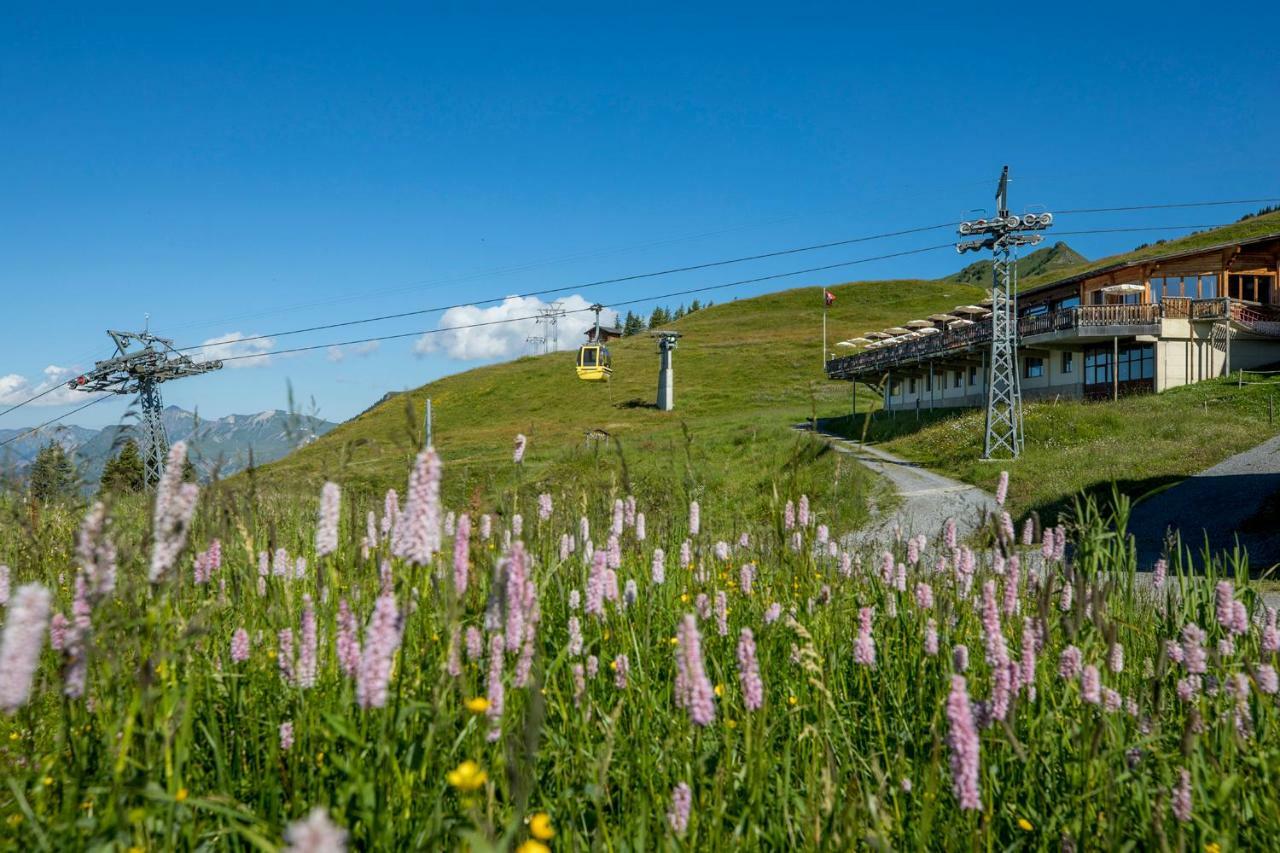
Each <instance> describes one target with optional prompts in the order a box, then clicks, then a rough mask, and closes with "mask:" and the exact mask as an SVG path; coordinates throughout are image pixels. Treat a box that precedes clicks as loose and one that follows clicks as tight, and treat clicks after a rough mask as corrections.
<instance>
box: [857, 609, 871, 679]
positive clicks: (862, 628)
mask: <svg viewBox="0 0 1280 853" xmlns="http://www.w3.org/2000/svg"><path fill="white" fill-rule="evenodd" d="M871 618H872V613H871V608H870V607H862V608H859V609H858V636H857V639H855V640H854V641H853V662H854V663H856V664H858V665H860V666H875V663H876V642H875V640H874V639H873V638H872V636H871Z"/></svg>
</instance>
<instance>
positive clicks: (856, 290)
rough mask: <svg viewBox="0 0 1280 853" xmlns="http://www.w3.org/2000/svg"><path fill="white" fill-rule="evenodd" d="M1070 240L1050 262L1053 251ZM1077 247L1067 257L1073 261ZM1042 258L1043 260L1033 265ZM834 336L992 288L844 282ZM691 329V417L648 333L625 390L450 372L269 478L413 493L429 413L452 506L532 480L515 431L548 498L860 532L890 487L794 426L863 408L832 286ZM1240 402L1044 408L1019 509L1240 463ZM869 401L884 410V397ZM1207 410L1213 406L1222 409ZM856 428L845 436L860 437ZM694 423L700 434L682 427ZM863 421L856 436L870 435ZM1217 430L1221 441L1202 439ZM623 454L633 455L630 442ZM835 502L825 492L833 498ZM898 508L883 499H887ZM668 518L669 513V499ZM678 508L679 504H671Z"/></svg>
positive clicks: (947, 457)
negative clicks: (825, 331)
mask: <svg viewBox="0 0 1280 853" xmlns="http://www.w3.org/2000/svg"><path fill="white" fill-rule="evenodd" d="M1277 230H1280V212H1278V213H1272V214H1268V215H1265V216H1259V217H1255V218H1252V219H1248V220H1245V221H1244V222H1239V223H1236V224H1233V225H1230V226H1227V227H1225V228H1221V229H1216V230H1213V231H1206V232H1202V233H1199V234H1194V235H1190V236H1187V237H1183V238H1180V239H1178V240H1171V241H1168V242H1165V243H1162V244H1159V245H1155V246H1150V247H1146V248H1144V249H1141V250H1138V251H1136V252H1130V253H1125V254H1123V255H1116V256H1112V257H1110V258H1104V259H1102V260H1099V261H1094V262H1088V263H1082V264H1079V265H1075V266H1071V267H1066V268H1063V267H1062V266H1061V265H1060V264H1059V263H1056V262H1055V263H1052V264H1044V265H1041V266H1042V267H1044V268H1053V271H1052V272H1051V273H1046V274H1044V275H1041V276H1030V277H1028V278H1024V279H1022V284H1023V286H1024V287H1031V286H1035V285H1037V284H1042V283H1044V282H1045V281H1046V280H1053V279H1057V278H1061V277H1063V276H1065V275H1068V274H1072V273H1076V272H1080V271H1082V270H1084V269H1094V268H1098V267H1101V266H1105V265H1108V264H1112V263H1116V262H1118V261H1121V260H1127V259H1137V258H1145V257H1150V256H1152V255H1155V254H1160V253H1164V252H1171V251H1180V250H1185V249H1191V248H1197V247H1203V246H1209V245H1213V244H1216V243H1221V242H1226V241H1229V240H1234V239H1243V238H1247V237H1250V236H1255V235H1258V234H1263V233H1269V232H1272V231H1277ZM1052 250H1053V247H1050V248H1049V249H1046V250H1042V251H1044V252H1050V251H1052ZM1069 251H1070V250H1069V249H1068V250H1065V251H1060V252H1057V253H1056V254H1055V257H1056V258H1057V259H1059V260H1061V259H1065V258H1070V256H1071V255H1074V253H1073V252H1072V253H1070V255H1069V254H1068V252H1069ZM1027 260H1030V257H1029V258H1028V259H1027ZM832 289H833V290H834V292H835V293H836V296H837V301H836V305H835V307H834V308H833V309H832V311H831V313H830V330H831V331H830V341H832V342H834V341H836V340H839V339H840V338H843V337H847V336H850V335H854V334H861V333H862V332H864V331H867V330H871V329H878V328H883V327H885V326H888V325H893V324H897V323H901V322H904V321H906V320H908V319H910V318H914V317H921V316H924V315H926V314H929V313H932V312H935V311H940V310H947V309H949V308H951V307H952V306H954V305H957V304H959V303H962V302H966V301H974V300H975V299H978V298H981V296H982V295H983V292H984V289H983V287H979V286H976V284H961V283H958V282H955V281H950V280H942V281H892V282H863V283H856V284H845V285H838V286H835V287H833V288H832ZM672 325H673V327H674V328H676V329H678V330H679V331H681V332H683V333H684V334H685V335H686V337H685V339H684V340H683V341H682V342H681V348H680V349H679V350H678V351H677V353H676V397H677V411H676V412H674V413H662V412H657V411H654V410H653V409H651V408H648V407H647V404H649V403H650V402H651V400H652V398H653V395H654V389H655V385H656V376H655V373H656V370H657V355H656V352H655V348H654V345H653V343H652V341H651V340H650V339H648V338H647V337H638V338H630V339H626V340H623V341H618V342H615V343H614V345H613V347H612V349H613V353H614V363H615V367H616V373H615V379H614V381H613V382H612V383H611V384H610V385H607V386H605V385H601V384H591V383H584V382H579V381H577V380H576V379H574V378H573V369H572V363H571V362H572V356H571V355H570V354H566V353H561V354H556V355H549V356H539V357H529V358H523V359H519V360H517V361H514V362H509V363H506V364H499V365H493V366H490V367H483V368H477V369H475V370H470V371H467V372H465V373H461V374H457V375H454V376H449V377H446V378H444V379H441V380H438V381H436V382H433V383H431V384H429V385H427V386H424V387H423V388H419V389H417V390H415V391H411V392H408V393H406V394H402V395H398V396H397V397H394V398H392V399H391V400H389V401H387V402H385V403H382V404H381V405H378V406H376V407H374V408H373V409H372V410H370V411H369V412H367V413H366V414H364V415H362V416H360V417H359V418H356V419H355V420H353V421H351V422H348V423H346V424H343V425H342V426H341V427H339V428H338V429H336V430H334V431H333V432H332V433H330V434H329V435H327V436H325V437H324V438H322V439H321V440H320V441H318V442H316V443H315V444H313V445H311V446H309V447H307V448H304V449H303V450H301V451H299V452H298V453H295V454H293V455H292V456H290V457H287V458H286V459H284V460H281V461H279V462H276V463H272V464H271V465H268V466H266V467H265V468H263V469H261V470H260V471H259V472H258V475H257V476H258V479H259V481H260V482H262V483H263V484H264V485H266V486H267V487H269V488H276V489H290V490H291V489H295V488H304V489H308V490H313V489H315V488H316V487H318V485H319V483H320V482H321V481H322V480H323V479H324V478H326V477H329V478H335V479H338V480H339V481H341V482H342V483H343V484H344V485H346V486H348V487H354V488H356V489H364V490H369V491H374V490H381V489H384V488H387V487H390V486H401V485H403V478H404V471H405V468H406V465H407V463H408V461H409V459H410V458H411V457H412V454H413V452H414V448H416V447H417V446H418V443H419V442H420V441H421V417H422V408H423V402H424V400H425V399H426V397H428V396H430V397H431V398H432V399H433V401H434V405H435V413H436V444H437V446H438V447H439V448H440V450H441V452H442V454H443V455H444V458H445V461H446V464H447V465H448V466H449V471H450V477H449V478H447V480H446V487H447V488H448V489H449V490H450V492H451V495H450V496H449V498H450V500H452V501H455V502H457V501H459V500H462V499H466V500H468V501H469V502H471V503H473V504H475V505H477V506H484V505H488V504H490V502H491V499H492V496H493V495H495V494H498V493H500V492H501V490H502V489H503V488H504V487H506V486H507V485H509V484H510V481H511V479H512V478H513V477H515V476H517V474H516V472H514V471H513V468H512V466H511V465H510V464H509V462H510V455H509V454H510V447H511V439H512V436H513V435H514V434H515V433H517V432H523V433H525V434H526V435H528V436H529V437H530V439H531V441H532V444H531V451H530V456H529V460H528V464H527V465H526V467H525V470H524V471H522V472H520V473H519V475H518V476H521V477H523V478H524V480H525V481H526V483H527V484H528V485H529V486H530V487H531V488H532V487H536V488H549V487H554V486H555V485H557V484H564V483H566V482H567V481H568V480H569V479H577V480H583V481H590V482H594V483H596V484H599V485H600V486H601V487H602V493H608V494H612V493H613V492H614V491H616V490H618V489H625V488H627V487H628V486H629V487H630V488H631V489H633V490H634V491H637V492H639V493H642V494H645V495H647V496H649V498H650V500H651V502H652V501H654V500H658V502H659V505H660V504H661V501H662V500H667V501H669V502H670V503H671V504H676V503H680V502H683V501H685V500H687V499H688V498H689V497H693V496H696V497H699V498H700V499H701V500H703V502H704V504H706V503H707V502H708V501H710V502H711V503H712V504H713V505H718V508H719V509H720V510H721V511H728V512H731V513H736V514H737V515H739V516H741V517H745V516H746V515H747V514H749V513H750V512H752V511H754V509H755V508H756V505H757V504H759V503H760V502H767V501H769V500H771V499H772V492H773V487H775V486H776V487H779V488H780V489H781V490H783V491H785V492H787V493H789V494H794V493H798V492H801V491H805V492H809V493H810V494H815V495H823V494H826V495H827V496H828V497H830V496H831V494H830V493H832V492H836V491H839V492H840V493H841V494H842V495H843V496H845V497H848V496H850V495H852V496H853V497H854V499H853V500H843V501H840V502H834V501H828V503H831V504H833V505H836V506H839V508H840V509H839V510H838V511H837V512H838V513H839V515H838V517H834V518H832V519H831V520H832V521H833V522H836V523H839V524H856V523H857V522H858V521H859V520H860V519H861V517H862V514H863V512H864V509H865V497H866V496H867V494H868V492H869V490H872V489H874V488H875V487H874V485H873V484H872V483H871V481H870V479H869V478H868V477H867V476H866V475H865V473H864V472H862V471H861V469H858V468H855V467H851V466H848V464H847V463H845V467H843V468H842V467H841V463H840V461H839V460H838V459H836V458H834V457H835V455H834V454H830V453H824V452H823V450H822V448H821V447H820V446H817V445H814V444H813V443H811V442H808V441H807V440H805V439H802V438H798V437H795V436H793V435H791V434H789V433H788V432H787V427H788V426H789V425H790V424H793V423H796V422H798V421H801V420H803V419H804V418H806V417H808V416H809V415H811V414H815V413H816V414H817V415H819V416H824V415H827V416H837V417H838V416H839V415H840V414H841V413H842V412H844V411H847V405H848V403H847V399H848V398H847V395H848V393H849V386H848V385H846V384H845V383H842V382H838V383H837V382H827V381H825V380H824V379H823V376H822V373H821V370H820V366H819V357H818V347H817V340H818V334H819V329H820V325H821V307H820V301H819V297H818V289H817V288H816V287H809V288H805V289H797V290H790V291H784V292H780V293H774V294H768V295H765V296H760V297H756V298H752V299H743V300H739V301H735V302H730V303H727V304H722V305H717V306H715V307H714V308H711V309H707V310H704V311H701V312H698V313H696V314H693V315H690V316H688V317H686V318H684V319H682V320H680V321H679V322H677V323H675V324H672ZM1259 393H1261V392H1256V391H1246V392H1244V393H1241V394H1237V393H1236V392H1234V391H1233V390H1232V389H1231V388H1229V387H1227V386H1226V385H1224V384H1221V383H1209V384H1207V385H1204V386H1199V387H1195V388H1188V389H1181V390H1178V391H1173V392H1169V393H1167V394H1164V395H1161V396H1159V397H1154V398H1153V397H1143V398H1137V399H1133V400H1128V401H1122V402H1120V403H1119V404H1116V405H1102V406H1096V405H1087V404H1082V403H1062V404H1058V405H1056V406H1055V405H1052V404H1035V405H1031V406H1029V407H1028V412H1027V439H1028V443H1029V448H1028V451H1027V454H1026V456H1025V458H1024V459H1023V460H1021V461H1020V462H1019V463H1018V465H1017V466H1015V468H1016V470H1017V471H1018V472H1020V473H1021V474H1023V476H1018V477H1017V478H1015V484H1016V485H1015V487H1014V492H1013V497H1012V500H1013V501H1014V503H1015V505H1016V506H1017V507H1019V508H1027V509H1038V510H1040V511H1042V512H1045V513H1048V514H1049V515H1053V514H1056V512H1057V511H1059V510H1060V509H1062V508H1063V507H1064V506H1066V505H1067V503H1068V502H1069V500H1070V496H1071V495H1072V494H1074V493H1075V492H1076V491H1077V490H1078V489H1081V488H1099V487H1102V486H1104V485H1105V484H1107V483H1109V482H1110V481H1111V480H1112V479H1116V480H1119V481H1121V482H1122V484H1123V485H1125V487H1126V489H1127V490H1128V491H1129V492H1130V493H1131V494H1133V495H1135V496H1137V495H1140V494H1142V493H1143V492H1145V491H1147V490H1149V489H1150V488H1153V487H1156V486H1158V485H1160V484H1167V483H1169V482H1172V481H1173V480H1174V479H1177V478H1179V477H1182V476H1185V475H1187V474H1189V473H1192V472H1194V471H1196V470H1199V469H1201V468H1203V467H1206V466H1207V465H1211V464H1213V463H1214V462H1216V461H1218V460H1220V459H1222V458H1223V457H1225V456H1227V455H1229V454H1230V453H1234V452H1237V451H1239V450H1241V449H1243V448H1245V447H1247V446H1249V445H1250V444H1251V443H1255V442H1256V441H1257V440H1259V438H1261V437H1262V435H1263V434H1264V433H1266V427H1265V420H1263V421H1262V422H1259V416H1260V413H1262V414H1261V417H1263V418H1264V419H1265V405H1266V400H1265V397H1263V398H1259V397H1258V396H1257V395H1258V394H1259ZM868 402H869V400H868ZM1206 402H1207V403H1208V405H1209V408H1208V409H1207V410H1206V409H1205V407H1204V404H1205V403H1206ZM936 417H937V419H938V420H939V423H937V424H934V425H929V422H928V419H927V420H926V422H925V428H922V429H918V428H917V424H916V422H915V421H914V420H912V421H910V422H908V421H906V420H905V419H904V418H899V419H898V420H897V421H879V422H876V423H875V424H874V425H873V427H872V430H873V433H872V434H873V435H875V436H879V437H882V438H885V439H891V442H890V444H889V447H890V449H892V450H894V451H896V452H899V453H903V454H905V455H907V456H910V457H912V458H915V459H918V460H919V461H921V462H924V463H925V464H928V465H931V466H932V467H935V468H937V469H938V470H941V471H944V472H947V473H950V474H952V475H954V476H957V477H959V478H961V479H965V480H968V481H970V482H974V483H977V484H979V485H990V484H991V483H992V482H994V479H995V477H996V473H997V472H996V469H995V468H994V467H993V466H990V465H983V464H980V463H978V462H977V461H976V459H977V453H978V445H979V442H980V440H981V428H980V427H981V424H980V417H979V416H978V415H977V414H975V413H972V412H969V413H947V414H941V415H938V416H936ZM593 428H600V429H604V430H607V431H608V432H610V433H611V434H613V435H614V436H616V437H617V438H618V439H619V442H620V443H619V444H615V445H614V446H613V447H612V448H611V449H609V450H607V451H606V450H600V449H598V448H597V449H588V448H586V447H585V445H584V438H583V433H584V431H585V430H588V429H593ZM846 428H848V425H846ZM686 429H687V432H685V430H686ZM861 429H862V425H861V424H859V425H858V426H857V431H861ZM1207 435H1212V436H1213V440H1212V441H1206V440H1205V436H1207ZM619 446H620V447H621V448H622V452H621V453H619V452H618V447H619ZM824 490H825V491H824ZM880 497H881V498H882V499H883V497H884V496H883V495H882V496H880ZM655 508H656V507H655ZM664 508H665V507H664Z"/></svg>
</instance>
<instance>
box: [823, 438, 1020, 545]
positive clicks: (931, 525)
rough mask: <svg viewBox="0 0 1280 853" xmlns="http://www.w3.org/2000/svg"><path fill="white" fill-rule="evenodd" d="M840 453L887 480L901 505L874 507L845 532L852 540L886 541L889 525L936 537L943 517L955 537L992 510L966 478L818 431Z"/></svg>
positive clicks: (992, 505)
mask: <svg viewBox="0 0 1280 853" xmlns="http://www.w3.org/2000/svg"><path fill="white" fill-rule="evenodd" d="M820 435H823V436H824V437H825V438H826V439H827V441H829V442H830V443H831V446H832V447H833V448H835V449H836V450H837V451H838V452H840V453H846V454H848V455H850V456H852V457H853V458H854V459H857V460H858V461H859V462H861V463H862V464H863V465H865V466H866V467H868V468H870V469H871V470H872V471H873V472H875V473H876V474H879V475H881V476H882V477H884V478H885V479H887V480H888V481H889V482H890V483H892V484H893V487H894V489H895V490H896V491H897V493H898V496H899V497H900V498H901V499H902V505H901V506H900V507H899V508H898V510H897V511H896V512H894V513H892V514H889V515H885V514H883V513H876V514H875V515H874V516H873V518H872V520H871V523H870V524H868V525H867V526H866V527H864V528H863V529H862V530H859V531H857V532H856V533H853V534H851V535H850V540H851V542H852V544H854V545H861V544H868V543H874V542H883V541H891V540H892V539H893V538H894V533H895V528H901V530H902V533H903V535H904V536H910V535H912V534H914V533H923V534H925V535H926V536H928V537H929V538H930V539H933V538H935V537H937V536H938V535H939V534H940V532H941V531H942V526H943V525H944V524H945V523H946V521H947V519H948V518H954V519H955V520H956V531H957V533H958V534H959V536H960V538H962V539H963V538H965V537H966V536H968V535H969V534H970V533H971V532H972V531H973V529H974V528H975V527H976V526H977V523H978V521H979V519H981V518H982V516H983V515H984V514H985V513H987V512H994V511H995V509H996V500H995V498H994V497H992V496H991V495H989V494H987V493H986V492H984V491H982V490H981V489H979V488H977V487H976V486H971V485H969V484H968V483H961V482H960V481H958V480H952V479H950V478H949V477H944V476H942V475H941V474H936V473H934V472H933V471H930V470H928V469H927V468H924V467H921V466H920V465H918V464H917V463H915V462H909V461H907V460H906V459H901V458H899V457H897V456H894V455H893V454H892V453H888V452H886V451H884V450H881V449H880V448H878V447H874V446H871V445H867V444H858V443H857V442H853V441H848V440H846V439H843V438H839V437H837V436H834V435H830V434H828V433H820Z"/></svg>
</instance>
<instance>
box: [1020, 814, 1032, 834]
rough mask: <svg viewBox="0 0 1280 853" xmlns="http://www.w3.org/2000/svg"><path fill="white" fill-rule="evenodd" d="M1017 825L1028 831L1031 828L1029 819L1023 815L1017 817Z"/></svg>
mask: <svg viewBox="0 0 1280 853" xmlns="http://www.w3.org/2000/svg"><path fill="white" fill-rule="evenodd" d="M1018 826H1019V827H1021V828H1022V830H1023V831H1024V832H1030V831H1031V829H1032V827H1031V821H1029V820H1027V819H1026V818H1025V817H1020V818H1018Z"/></svg>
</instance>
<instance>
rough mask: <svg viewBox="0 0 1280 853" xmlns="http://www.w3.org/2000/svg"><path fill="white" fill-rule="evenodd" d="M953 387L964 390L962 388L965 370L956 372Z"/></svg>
mask: <svg viewBox="0 0 1280 853" xmlns="http://www.w3.org/2000/svg"><path fill="white" fill-rule="evenodd" d="M951 387H953V388H962V387H964V371H963V370H957V371H956V373H955V378H954V379H953V380H952V385H951Z"/></svg>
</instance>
